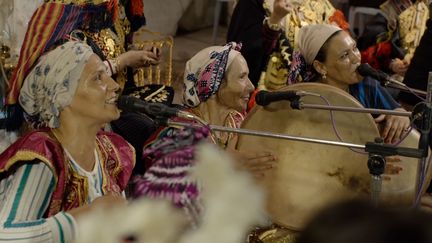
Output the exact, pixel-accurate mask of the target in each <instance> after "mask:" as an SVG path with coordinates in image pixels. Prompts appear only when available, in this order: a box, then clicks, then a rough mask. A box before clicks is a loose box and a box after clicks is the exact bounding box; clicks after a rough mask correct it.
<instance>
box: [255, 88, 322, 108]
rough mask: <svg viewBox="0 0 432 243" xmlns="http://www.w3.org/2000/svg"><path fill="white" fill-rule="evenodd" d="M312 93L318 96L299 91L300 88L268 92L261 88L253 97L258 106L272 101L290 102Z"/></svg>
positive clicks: (309, 93)
mask: <svg viewBox="0 0 432 243" xmlns="http://www.w3.org/2000/svg"><path fill="white" fill-rule="evenodd" d="M305 95H313V96H319V95H318V94H315V93H311V92H306V91H301V90H287V91H274V92H269V91H265V90H261V91H259V92H258V93H257V95H256V97H255V102H256V103H257V105H260V106H267V105H269V104H270V103H272V102H276V101H281V100H289V101H291V102H293V101H295V100H298V99H299V98H300V97H301V96H305Z"/></svg>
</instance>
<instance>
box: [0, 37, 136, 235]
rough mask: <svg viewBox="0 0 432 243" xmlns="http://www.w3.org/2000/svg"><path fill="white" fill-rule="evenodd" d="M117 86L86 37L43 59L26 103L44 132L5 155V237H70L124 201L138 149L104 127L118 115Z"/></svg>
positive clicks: (0, 222)
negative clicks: (88, 215)
mask: <svg viewBox="0 0 432 243" xmlns="http://www.w3.org/2000/svg"><path fill="white" fill-rule="evenodd" d="M118 88H119V86H118V84H117V83H115V82H114V80H112V79H111V78H110V77H109V76H108V75H107V73H106V70H105V66H104V64H103V63H102V61H101V60H100V59H99V58H98V57H97V56H96V55H95V54H93V51H92V49H91V48H90V47H89V46H88V45H86V44H84V43H82V42H75V41H70V42H66V43H65V44H63V45H60V46H58V47H57V48H55V49H54V50H52V51H50V52H48V53H46V54H45V55H43V56H41V57H40V58H39V62H38V63H37V64H36V65H35V67H34V68H33V69H32V70H31V72H30V73H29V74H28V75H27V76H26V79H25V81H24V83H23V86H22V88H21V90H20V95H19V103H20V106H21V107H22V108H23V109H24V111H25V113H26V115H27V116H28V118H30V120H31V121H32V123H33V124H34V125H37V127H39V128H41V129H40V130H36V131H33V132H30V133H29V134H27V135H25V136H23V137H22V138H20V139H19V140H18V141H17V142H15V143H14V144H13V145H11V147H9V148H8V149H7V150H6V151H5V152H4V153H2V154H1V155H0V202H1V203H0V240H6V241H13V242H40V241H50V242H71V241H72V240H73V238H74V236H75V234H76V232H75V228H76V225H75V218H76V217H79V216H80V215H82V214H83V213H85V212H87V211H89V210H93V209H95V208H103V207H109V206H113V205H117V204H123V203H125V199H124V197H123V190H124V189H125V186H126V184H127V182H128V180H129V177H130V174H131V171H132V168H133V165H134V162H135V161H134V158H135V154H134V149H133V148H132V147H131V146H130V145H129V144H128V143H127V142H126V141H124V140H123V139H122V138H121V137H119V136H118V135H115V134H112V133H107V132H102V131H101V127H102V126H103V125H104V124H105V123H108V122H110V121H112V120H114V119H117V118H118V117H119V114H120V113H119V110H118V109H117V106H116V100H117V93H116V92H117V90H118Z"/></svg>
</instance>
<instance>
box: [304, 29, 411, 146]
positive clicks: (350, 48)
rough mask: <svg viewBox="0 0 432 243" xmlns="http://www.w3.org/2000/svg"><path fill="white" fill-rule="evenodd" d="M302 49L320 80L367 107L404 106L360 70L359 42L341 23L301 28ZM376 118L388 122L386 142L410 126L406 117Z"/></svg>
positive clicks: (396, 137)
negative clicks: (338, 24)
mask: <svg viewBox="0 0 432 243" xmlns="http://www.w3.org/2000/svg"><path fill="white" fill-rule="evenodd" d="M299 49H300V52H301V54H302V56H303V57H304V59H305V61H306V63H307V64H308V65H310V66H311V67H312V68H313V70H314V71H315V72H316V74H318V76H319V77H318V81H319V82H322V83H326V84H329V85H332V86H335V87H337V88H340V89H342V90H344V91H346V92H347V93H349V94H351V95H352V96H354V97H355V98H356V99H357V100H358V101H359V102H360V103H361V104H362V105H363V106H364V107H366V108H375V109H387V110H402V111H403V110H404V109H403V108H401V106H400V104H398V103H397V102H396V101H395V100H394V99H393V98H392V97H391V95H390V94H389V93H388V92H387V91H386V90H385V89H383V88H382V87H381V85H380V84H379V83H378V82H377V81H376V80H374V79H373V78H371V77H367V76H366V77H362V76H360V74H358V72H357V68H358V66H359V65H360V64H361V56H360V52H359V50H358V49H357V45H356V42H355V40H354V39H352V37H351V36H350V35H349V34H348V33H347V32H345V31H343V30H342V29H340V28H339V27H336V26H333V25H325V24H318V25H309V26H305V27H303V28H301V29H300V33H299ZM375 121H376V122H377V123H381V122H385V126H384V128H383V129H382V131H381V136H382V137H383V138H384V139H385V142H387V143H396V142H397V141H399V140H400V138H401V136H402V135H403V133H404V131H406V129H407V128H408V127H409V119H408V118H406V117H400V116H391V115H380V116H378V117H376V118H375Z"/></svg>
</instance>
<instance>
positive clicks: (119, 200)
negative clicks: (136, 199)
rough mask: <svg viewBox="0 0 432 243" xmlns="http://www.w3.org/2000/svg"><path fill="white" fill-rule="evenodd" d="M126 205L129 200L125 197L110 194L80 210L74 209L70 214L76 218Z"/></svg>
mask: <svg viewBox="0 0 432 243" xmlns="http://www.w3.org/2000/svg"><path fill="white" fill-rule="evenodd" d="M125 205H127V200H126V199H125V198H124V197H122V196H121V195H118V194H113V193H109V194H106V195H103V196H101V197H98V198H96V199H95V200H93V201H92V202H91V203H90V204H87V205H84V206H81V207H79V208H74V209H72V210H70V211H68V213H70V214H71V215H72V216H73V217H74V218H76V217H79V216H80V215H84V214H86V213H88V212H90V211H92V210H98V209H99V210H100V209H102V210H105V209H111V208H114V207H119V206H125Z"/></svg>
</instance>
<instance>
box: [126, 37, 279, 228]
mask: <svg viewBox="0 0 432 243" xmlns="http://www.w3.org/2000/svg"><path fill="white" fill-rule="evenodd" d="M239 50H240V45H238V44H236V43H234V42H231V43H228V44H227V45H225V46H212V47H208V48H206V49H203V50H201V51H200V52H198V53H197V54H196V55H195V56H193V57H192V58H191V59H190V60H189V61H188V62H187V63H186V69H185V74H184V92H183V100H184V104H185V106H187V107H189V112H192V113H194V114H195V115H196V116H198V117H200V118H201V119H202V120H204V121H205V122H207V123H209V124H212V125H220V126H226V127H233V128H238V127H240V124H241V122H242V121H243V119H244V115H245V111H246V108H247V103H248V101H249V98H250V94H251V93H252V92H253V90H254V86H253V85H252V83H251V81H250V80H249V78H248V74H249V69H248V66H247V64H246V61H245V59H244V58H243V56H242V55H241V54H240V52H239ZM183 122H185V121H184V120H183ZM206 140H210V141H212V142H213V143H215V144H217V145H219V147H221V148H223V149H227V150H229V151H232V153H233V154H234V155H235V156H236V157H237V160H236V166H237V167H238V168H239V169H243V170H246V171H249V172H251V173H252V174H253V175H254V176H256V177H261V176H265V174H267V172H268V171H269V170H270V169H271V168H273V167H274V164H275V160H276V159H275V157H274V156H273V155H272V154H271V153H269V152H257V151H255V152H253V153H249V154H240V152H238V151H235V150H234V148H235V145H236V141H237V139H236V136H235V135H234V134H228V133H218V132H210V131H209V129H208V127H201V128H194V127H186V128H183V129H177V128H173V127H169V128H164V129H163V130H161V131H160V132H159V133H157V136H155V138H154V140H152V141H151V142H150V143H148V145H147V146H146V148H145V149H144V154H143V156H144V157H146V158H147V162H148V163H149V165H148V167H149V168H148V169H147V171H146V173H145V174H144V175H143V176H138V177H136V178H135V179H134V180H133V181H134V182H135V188H134V196H136V197H141V196H145V197H156V198H160V197H163V198H168V199H170V200H171V201H173V203H174V204H175V205H177V206H179V207H181V208H183V209H185V212H186V213H187V215H188V217H189V219H191V221H192V222H197V220H198V221H199V215H200V212H201V208H202V206H201V203H200V190H201V189H200V187H199V182H197V181H194V180H192V179H190V177H189V176H188V175H189V172H190V170H191V169H192V168H193V167H194V164H195V163H196V162H198V161H195V159H194V154H195V147H196V144H198V143H199V142H203V141H206ZM204 207H205V205H204Z"/></svg>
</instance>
